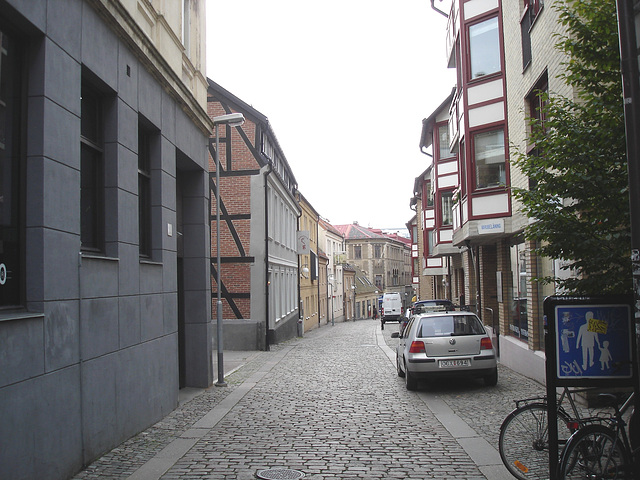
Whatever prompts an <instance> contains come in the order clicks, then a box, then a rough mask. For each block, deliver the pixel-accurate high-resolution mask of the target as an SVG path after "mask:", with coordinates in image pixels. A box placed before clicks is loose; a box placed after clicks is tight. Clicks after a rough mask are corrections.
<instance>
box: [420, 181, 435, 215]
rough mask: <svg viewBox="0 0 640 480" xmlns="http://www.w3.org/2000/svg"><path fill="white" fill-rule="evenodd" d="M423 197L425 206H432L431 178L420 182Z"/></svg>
mask: <svg viewBox="0 0 640 480" xmlns="http://www.w3.org/2000/svg"><path fill="white" fill-rule="evenodd" d="M422 188H423V192H422V194H423V198H424V199H425V204H424V206H425V208H433V188H431V180H427V181H426V182H424V183H423V184H422Z"/></svg>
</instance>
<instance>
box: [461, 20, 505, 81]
mask: <svg viewBox="0 0 640 480" xmlns="http://www.w3.org/2000/svg"><path fill="white" fill-rule="evenodd" d="M469 52H470V56H471V79H472V80H473V79H475V78H481V77H484V76H485V75H491V74H492V73H496V72H499V71H500V70H501V69H502V66H501V63H500V34H499V32H498V17H493V18H490V19H488V20H485V21H484V22H480V23H476V24H475V25H471V26H470V27H469Z"/></svg>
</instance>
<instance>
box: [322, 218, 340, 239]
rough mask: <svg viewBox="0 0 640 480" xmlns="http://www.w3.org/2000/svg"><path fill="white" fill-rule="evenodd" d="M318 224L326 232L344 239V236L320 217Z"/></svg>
mask: <svg viewBox="0 0 640 480" xmlns="http://www.w3.org/2000/svg"><path fill="white" fill-rule="evenodd" d="M318 223H319V224H320V226H321V227H322V228H324V229H325V230H326V231H328V232H331V233H333V234H334V235H338V236H339V237H343V238H344V234H343V233H342V232H341V231H340V230H338V229H337V228H336V227H334V226H333V225H331V224H330V223H329V222H327V221H326V220H325V219H324V218H322V217H320V218H319V219H318Z"/></svg>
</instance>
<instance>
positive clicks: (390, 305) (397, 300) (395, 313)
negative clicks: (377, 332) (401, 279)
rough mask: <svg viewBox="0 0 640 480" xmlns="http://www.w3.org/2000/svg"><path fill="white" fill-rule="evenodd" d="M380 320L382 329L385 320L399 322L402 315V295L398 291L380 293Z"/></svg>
mask: <svg viewBox="0 0 640 480" xmlns="http://www.w3.org/2000/svg"><path fill="white" fill-rule="evenodd" d="M380 313H381V315H380V321H381V322H382V328H383V329H384V324H385V322H401V321H402V319H403V317H404V311H403V308H402V297H400V294H399V293H398V292H393V293H385V294H383V295H382V312H380Z"/></svg>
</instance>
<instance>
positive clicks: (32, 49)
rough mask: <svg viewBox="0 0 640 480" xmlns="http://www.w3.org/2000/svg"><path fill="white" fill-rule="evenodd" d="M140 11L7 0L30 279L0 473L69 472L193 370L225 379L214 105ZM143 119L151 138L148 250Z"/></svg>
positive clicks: (4, 359)
mask: <svg viewBox="0 0 640 480" xmlns="http://www.w3.org/2000/svg"><path fill="white" fill-rule="evenodd" d="M129 20H130V17H128V14H127V12H126V11H125V10H124V9H123V8H122V7H121V4H120V2H106V1H105V2H100V1H81V0H55V1H53V0H50V1H44V0H29V1H25V0H11V1H9V2H6V1H2V0H0V29H1V30H2V35H3V36H4V40H5V41H8V44H9V45H11V46H12V47H11V48H13V47H15V50H8V51H10V52H11V51H14V52H17V53H16V58H17V60H18V61H17V62H15V63H14V65H17V66H19V69H20V73H19V74H18V75H19V77H20V82H19V85H21V86H22V88H21V89H20V88H17V87H16V88H15V89H14V93H15V95H16V98H19V102H15V104H14V107H15V108H14V110H15V112H16V114H17V115H18V116H19V119H20V122H19V124H16V123H14V124H13V127H14V134H15V133H16V130H18V128H19V131H18V135H19V137H20V138H19V140H20V142H19V145H17V146H16V147H15V151H14V152H13V153H14V154H15V155H18V156H19V162H17V163H14V164H13V165H19V170H20V172H19V180H18V181H16V182H15V183H13V184H12V185H11V187H10V188H11V192H12V194H13V195H14V197H13V199H14V201H17V202H19V211H20V220H19V221H18V224H17V232H18V236H19V238H20V240H19V241H18V242H17V243H18V245H19V258H20V262H19V264H20V268H19V272H13V274H14V277H11V278H12V279H13V278H18V279H19V280H17V281H19V285H18V287H19V288H18V290H19V291H20V294H19V296H16V298H17V301H14V302H13V304H11V305H8V304H7V302H5V303H3V305H2V306H3V307H11V308H5V309H3V310H0V411H1V412H2V415H0V432H2V447H1V448H0V478H7V479H8V478H11V479H34V478H38V479H60V478H68V477H69V476H71V475H73V474H74V473H75V472H77V471H78V470H80V469H81V468H82V466H83V465H85V464H87V463H88V462H90V461H91V460H93V459H95V458H96V457H98V456H99V455H100V454H102V453H104V452H105V451H107V450H109V449H111V448H112V447H114V446H116V445H118V444H119V443H120V442H122V441H123V440H125V439H127V438H128V437H130V436H131V435H134V434H135V433H137V432H139V431H140V430H142V429H144V428H145V427H147V426H149V425H151V424H153V423H154V422H156V421H158V420H159V419H161V418H163V417H164V416H165V415H167V413H169V412H170V411H172V410H173V409H174V408H175V407H176V406H177V402H178V389H179V386H180V385H188V386H199V387H206V386H208V385H210V384H211V382H212V358H211V353H212V352H211V350H212V349H211V303H210V298H211V297H210V296H211V293H210V292H211V286H210V283H209V278H210V270H209V268H210V267H209V255H210V235H209V224H208V220H209V209H208V206H209V190H208V174H207V170H208V165H207V152H206V145H207V138H208V131H210V129H209V124H208V117H207V116H206V112H205V111H204V109H202V111H197V108H196V109H195V111H194V105H198V102H197V101H196V100H195V99H194V98H193V97H192V96H190V94H188V93H186V92H187V90H185V89H182V90H181V89H180V88H176V79H175V77H173V76H172V74H171V72H168V71H167V69H166V67H165V66H163V65H162V64H158V63H157V58H159V55H158V54H157V53H156V54H155V57H154V59H155V60H154V59H151V58H150V57H149V56H148V55H149V53H148V51H145V50H144V49H142V48H140V47H139V45H140V42H136V40H135V38H134V37H136V38H138V39H143V37H144V35H142V34H141V33H140V32H138V31H137V30H136V28H135V27H134V25H135V22H132V21H129ZM124 26H126V27H127V28H129V30H128V31H127V29H126V28H124ZM7 39H8V40H7ZM141 41H142V42H143V40H141ZM4 46H5V43H4V41H3V47H4ZM147 48H148V49H151V50H152V47H151V46H147ZM151 50H149V51H151ZM3 55H4V51H3ZM7 55H9V54H7ZM3 59H4V57H3ZM10 60H11V58H10ZM5 65H6V63H5ZM86 84H91V86H92V87H93V88H95V90H96V91H97V92H99V96H100V99H101V105H102V110H101V112H100V114H101V118H102V120H103V124H102V127H103V129H102V131H101V132H100V137H101V146H102V148H101V149H99V150H97V151H99V152H100V154H101V156H102V163H101V165H102V167H103V168H104V170H103V171H102V170H100V171H99V173H100V174H99V175H98V179H99V180H101V183H102V189H101V194H102V195H103V200H102V206H103V208H104V212H103V215H102V218H101V229H99V230H98V232H99V233H98V235H101V236H102V239H101V245H102V247H101V248H98V249H94V250H91V251H89V250H87V249H83V247H82V245H83V244H82V241H81V237H83V236H84V230H82V228H84V227H82V222H83V221H84V212H82V211H81V205H84V203H83V202H84V198H83V197H82V195H81V193H82V192H81V185H82V182H83V181H84V180H81V178H82V175H83V174H84V165H85V164H84V156H83V155H84V153H83V154H82V155H81V143H82V141H83V140H82V138H83V137H82V135H83V133H81V130H83V129H84V123H83V122H82V119H83V115H85V114H84V113H83V111H82V108H81V105H84V102H83V100H82V99H81V97H82V96H83V95H84V88H85V85H86ZM185 97H186V98H187V99H188V100H189V102H190V103H189V102H186V101H184V98H185ZM16 105H17V106H16ZM14 118H15V117H14ZM142 122H144V124H145V125H147V126H149V129H150V130H149V131H150V132H151V138H152V140H151V143H150V145H151V147H150V149H151V155H150V157H151V169H150V173H149V178H150V189H151V195H150V204H149V216H150V225H151V229H150V230H151V231H150V242H151V249H150V253H149V254H148V255H145V256H141V254H140V247H139V238H140V235H139V234H140V227H139V225H140V223H139V216H138V212H139V203H140V201H139V200H140V197H139V164H138V153H139V142H140V130H139V125H141V123H142ZM81 125H82V128H81ZM5 126H6V125H3V128H4V127H5ZM16 127H17V128H16ZM3 133H4V132H3ZM81 137H82V138H81ZM3 148H4V147H3ZM83 152H84V151H83ZM2 155H3V157H2V161H3V162H6V161H9V160H7V158H8V157H5V153H4V152H3V154H2ZM12 161H13V160H12ZM2 188H3V190H2V193H3V194H4V195H6V194H7V188H8V187H7V185H6V178H5V184H4V185H3V187H2ZM81 227H82V228H81ZM4 253H5V252H4V251H2V252H0V262H2V264H3V265H4V262H8V261H9V259H6V260H5V258H4ZM185 272H187V273H186V274H185Z"/></svg>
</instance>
